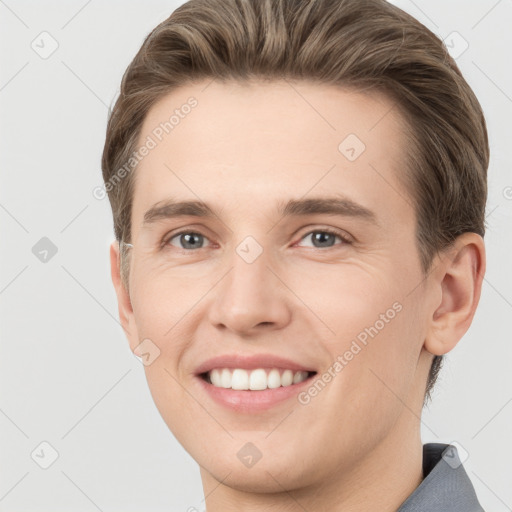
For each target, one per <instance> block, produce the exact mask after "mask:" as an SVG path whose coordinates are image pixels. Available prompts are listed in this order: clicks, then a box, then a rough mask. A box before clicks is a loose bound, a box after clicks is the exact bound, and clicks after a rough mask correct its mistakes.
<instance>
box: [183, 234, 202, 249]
mask: <svg viewBox="0 0 512 512" xmlns="http://www.w3.org/2000/svg"><path fill="white" fill-rule="evenodd" d="M200 237H202V235H200V234H199V233H187V234H184V235H181V239H182V242H183V246H184V247H187V245H188V246H189V247H190V246H191V247H195V246H197V245H200V244H197V243H195V244H194V243H193V241H192V242H191V239H194V238H195V239H196V242H197V239H198V238H200Z"/></svg>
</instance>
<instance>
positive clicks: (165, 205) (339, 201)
mask: <svg viewBox="0 0 512 512" xmlns="http://www.w3.org/2000/svg"><path fill="white" fill-rule="evenodd" d="M278 213H279V215H281V216H282V217H299V216H304V215H317V214H327V215H340V216H344V217H354V218H358V219H361V220H364V221H367V222H370V223H372V224H375V225H377V226H378V222H377V215H376V214H375V212H373V211H372V210H369V209H368V208H366V207H365V206H363V205H361V204H359V203H356V202H355V201H353V200H352V199H349V198H346V197H314V198H310V199H290V200H289V201H287V202H283V201H281V202H279V204H278ZM185 216H192V217H203V218H213V217H218V215H217V214H216V213H215V211H214V209H213V208H212V207H211V206H209V205H208V204H207V203H205V202H203V201H174V200H172V199H168V200H165V201H160V202H158V203H156V204H155V205H153V206H152V207H151V208H149V210H147V211H146V213H145V214H144V221H143V223H142V224H143V226H147V225H149V224H152V223H154V222H157V221H159V220H164V219H171V218H176V217H185Z"/></svg>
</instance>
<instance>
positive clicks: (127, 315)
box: [110, 240, 139, 352]
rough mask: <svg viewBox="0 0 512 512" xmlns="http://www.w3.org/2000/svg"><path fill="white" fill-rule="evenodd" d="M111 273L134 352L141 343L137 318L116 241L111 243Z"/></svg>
mask: <svg viewBox="0 0 512 512" xmlns="http://www.w3.org/2000/svg"><path fill="white" fill-rule="evenodd" d="M110 274H111V276H112V283H113V284H114V288H115V291H116V295H117V305H118V309H119V320H120V321H121V327H122V328H123V330H124V333H125V334H126V337H127V338H128V341H129V343H130V348H131V350H132V352H133V351H134V350H135V347H136V346H137V345H139V338H138V332H137V326H136V324H135V318H134V315H133V309H132V303H131V301H130V294H129V293H128V291H127V290H126V288H125V286H124V284H123V282H122V280H121V255H120V250H119V242H117V240H116V241H114V242H112V244H111V245H110Z"/></svg>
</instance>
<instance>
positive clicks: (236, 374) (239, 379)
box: [231, 368, 249, 389]
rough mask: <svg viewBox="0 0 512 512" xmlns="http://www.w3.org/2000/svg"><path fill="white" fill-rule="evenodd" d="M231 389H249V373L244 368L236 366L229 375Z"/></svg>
mask: <svg viewBox="0 0 512 512" xmlns="http://www.w3.org/2000/svg"><path fill="white" fill-rule="evenodd" d="M231 388H232V389H249V374H248V373H247V372H246V371H245V370H241V369H239V368H237V369H236V370H233V375H232V376H231Z"/></svg>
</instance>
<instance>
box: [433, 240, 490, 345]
mask: <svg viewBox="0 0 512 512" xmlns="http://www.w3.org/2000/svg"><path fill="white" fill-rule="evenodd" d="M485 263H486V262H485V246H484V242H483V239H482V237H481V236H480V235H478V234H476V233H463V234H462V235H460V236H459V237H458V238H457V239H456V240H455V242H454V244H453V246H452V247H450V248H449V249H448V250H447V251H446V252H445V253H444V254H443V255H442V256H441V257H440V258H439V260H438V261H437V262H436V265H435V268H434V271H433V272H432V275H433V283H432V285H433V287H434V292H435V295H436V296H437V297H440V300H439V299H437V304H436V305H435V306H436V307H435V311H434V313H433V315H432V317H431V318H430V322H429V324H430V325H429V328H428V333H427V337H426V339H425V344H424V346H425V349H426V350H427V351H428V352H430V353H431V354H435V355H443V354H446V353H447V352H449V351H450V350H452V349H453V348H454V347H455V345H457V343H458V342H459V340H460V339H461V338H462V336H463V335H464V334H465V333H466V331H467V330H468V328H469V326H470V325H471V322H472V320H473V316H474V314H475V311H476V307H477V306H478V301H479V300H480V292H481V289H482V281H483V278H484V274H485Z"/></svg>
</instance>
